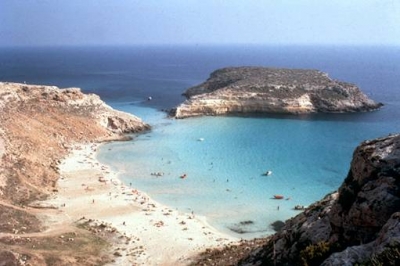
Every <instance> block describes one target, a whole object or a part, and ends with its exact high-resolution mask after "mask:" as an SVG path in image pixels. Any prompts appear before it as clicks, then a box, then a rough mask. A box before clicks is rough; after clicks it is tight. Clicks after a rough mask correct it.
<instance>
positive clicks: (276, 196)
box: [274, 195, 284, 199]
mask: <svg viewBox="0 0 400 266" xmlns="http://www.w3.org/2000/svg"><path fill="white" fill-rule="evenodd" d="M283 198H284V196H282V195H274V199H283Z"/></svg>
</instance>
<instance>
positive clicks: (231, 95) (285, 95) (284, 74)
mask: <svg viewBox="0 0 400 266" xmlns="http://www.w3.org/2000/svg"><path fill="white" fill-rule="evenodd" d="M184 95H185V96H186V97H187V98H188V99H187V100H186V101H185V102H184V103H182V104H181V105H179V106H178V107H177V108H175V109H173V110H171V115H172V116H174V117H176V118H185V117H190V116H201V115H226V114H235V113H236V114H237V113H239V114H243V113H289V114H304V113H316V112H325V113H330V112H336V113H338V112H359V111H371V110H375V109H377V108H379V107H380V106H382V104H380V103H375V102H374V101H373V100H371V99H369V98H368V97H367V96H366V95H365V94H364V93H362V92H361V91H360V89H359V88H358V87H357V86H355V85H353V84H349V83H345V82H341V81H337V80H333V79H330V78H329V77H328V75H327V74H325V73H322V72H320V71H316V70H301V69H275V68H262V67H233V68H223V69H219V70H216V71H214V72H213V73H211V75H210V78H209V79H208V80H207V81H206V82H204V83H202V84H200V85H198V86H195V87H192V88H189V89H188V90H187V91H186V92H185V93H184Z"/></svg>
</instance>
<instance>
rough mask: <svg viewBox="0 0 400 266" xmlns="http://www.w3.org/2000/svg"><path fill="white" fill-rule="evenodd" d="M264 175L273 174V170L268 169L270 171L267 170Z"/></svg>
mask: <svg viewBox="0 0 400 266" xmlns="http://www.w3.org/2000/svg"><path fill="white" fill-rule="evenodd" d="M263 175H265V176H269V175H272V171H270V170H268V171H267V172H265V173H264V174H263Z"/></svg>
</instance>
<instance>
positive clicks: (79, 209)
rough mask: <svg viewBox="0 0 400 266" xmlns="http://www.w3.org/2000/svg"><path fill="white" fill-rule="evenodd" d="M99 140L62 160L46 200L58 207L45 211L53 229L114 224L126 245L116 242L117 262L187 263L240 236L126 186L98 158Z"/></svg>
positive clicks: (76, 149)
mask: <svg viewBox="0 0 400 266" xmlns="http://www.w3.org/2000/svg"><path fill="white" fill-rule="evenodd" d="M98 147H99V144H85V145H79V146H76V147H74V149H73V150H72V151H71V153H70V155H69V156H68V157H67V158H65V159H64V160H63V161H62V163H61V164H60V174H61V177H60V179H59V182H58V192H57V193H55V194H54V196H53V197H52V198H51V199H49V200H48V201H46V203H45V204H49V205H52V206H54V207H56V208H57V211H55V212H54V211H53V213H52V214H50V213H49V214H48V215H47V224H48V225H49V226H50V227H51V226H53V227H56V225H60V224H61V225H62V224H65V225H67V224H72V223H74V222H76V221H81V220H82V219H83V217H84V219H85V220H88V219H92V220H98V221H101V222H104V223H108V224H109V225H110V226H112V227H115V228H116V229H117V230H118V231H119V232H120V233H122V234H123V235H126V237H127V239H129V241H127V242H126V243H124V244H123V246H121V245H115V246H113V247H112V251H111V252H113V253H114V252H118V253H119V254H120V255H121V256H116V260H115V263H114V264H115V265H187V264H189V263H190V262H192V258H193V257H194V256H195V255H196V254H198V253H199V252H201V251H204V250H205V249H206V248H212V247H222V246H224V245H226V244H228V243H232V242H236V241H238V240H239V239H236V238H234V237H231V236H228V235H225V234H222V233H220V232H218V231H217V230H216V229H214V228H213V227H211V226H210V225H209V224H207V222H206V219H205V217H201V216H198V215H195V214H191V213H180V212H178V211H176V210H173V209H171V208H168V207H167V206H164V205H162V204H160V203H158V202H155V201H154V200H152V199H151V198H149V197H148V195H146V194H145V193H144V192H142V191H138V190H137V189H135V187H134V184H132V185H131V187H130V186H127V185H124V184H122V183H121V181H120V180H119V179H118V173H116V172H112V171H111V170H110V169H109V167H108V166H105V165H102V164H100V163H99V162H98V161H97V160H96V152H97V149H98Z"/></svg>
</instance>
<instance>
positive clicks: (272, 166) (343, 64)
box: [0, 45, 400, 238]
mask: <svg viewBox="0 0 400 266" xmlns="http://www.w3.org/2000/svg"><path fill="white" fill-rule="evenodd" d="M399 49H400V48H399V47H382V46H376V47H352V46H347V47H346V46H330V47H329V46H246V45H243V46H207V47H205V46H192V47H190V46H176V47H173V46H162V47H159V46H150V47H145V46H136V47H36V48H23V47H19V48H18V47H16V48H12V47H9V48H0V80H1V81H10V82H11V81H13V82H27V83H31V84H45V85H56V86H59V87H69V86H74V87H80V88H82V90H83V91H84V92H94V93H96V94H99V95H100V96H101V98H102V99H103V100H105V101H106V102H107V103H109V104H110V105H112V106H113V107H115V108H117V109H120V110H124V111H127V112H130V113H133V114H135V115H138V116H140V117H141V118H143V120H145V121H146V122H148V123H150V124H151V125H152V127H153V129H152V130H151V131H150V132H147V133H145V134H141V135H137V136H135V139H134V140H133V141H130V142H121V143H111V144H107V145H104V146H103V147H102V149H101V150H100V152H99V154H98V157H99V159H100V160H101V161H102V162H104V163H106V164H109V165H110V166H112V167H113V168H115V169H116V170H118V171H121V178H122V179H123V180H124V181H125V182H126V183H127V184H129V183H132V186H134V187H137V188H138V189H141V190H143V191H145V192H147V193H148V194H149V195H150V196H151V197H153V198H154V199H156V200H158V201H159V202H161V203H163V204H166V205H169V206H170V207H172V208H176V209H178V210H179V211H182V212H192V211H193V212H194V213H195V214H198V215H204V216H205V217H207V219H208V221H209V222H210V223H211V225H213V226H214V227H216V228H217V229H219V230H221V231H223V232H226V233H229V234H234V235H235V236H238V237H243V238H251V237H257V236H263V235H267V234H271V233H273V232H274V231H273V228H272V227H271V223H273V222H275V221H277V220H281V221H283V220H285V219H287V218H290V217H292V216H294V215H296V214H297V212H296V211H294V210H293V207H294V206H295V205H297V204H299V205H309V204H311V203H312V202H314V201H316V200H319V199H321V198H322V197H323V196H324V195H326V194H327V193H329V192H331V191H333V190H335V189H337V188H338V186H339V185H340V184H341V183H342V181H343V179H344V178H345V177H346V175H347V172H348V170H349V166H350V161H351V157H352V153H353V151H354V148H355V147H356V146H357V145H359V143H360V142H361V141H363V140H365V139H371V138H376V137H380V136H386V135H388V134H389V133H396V132H400V75H399V73H400V52H399ZM243 65H253V66H254V65H256V66H267V67H286V68H309V69H310V68H311V69H319V70H321V71H325V72H327V73H329V75H330V76H331V77H333V78H336V79H341V80H344V81H348V82H352V83H355V84H357V85H359V86H360V88H361V89H362V90H363V91H364V92H366V93H367V94H368V95H370V96H371V97H372V98H373V99H374V100H377V101H380V102H383V103H384V104H385V106H384V108H383V109H382V110H380V111H377V112H372V113H361V114H342V115H313V116H302V117H293V116H268V117H256V118H250V117H247V118H244V117H203V118H192V119H185V120H171V119H167V118H166V117H165V113H163V112H160V111H158V110H160V109H168V108H172V107H174V106H175V105H177V104H178V103H180V102H182V101H183V97H182V96H181V93H182V92H183V91H184V90H185V89H186V88H188V87H190V86H193V85H196V84H198V83H200V82H202V81H203V80H205V79H206V78H207V77H208V76H209V73H211V72H212V71H214V70H215V69H217V68H220V67H226V66H243ZM148 96H152V97H153V100H152V101H145V99H147V97H148ZM200 138H203V139H204V140H203V141H199V139H200ZM267 170H271V171H273V174H272V175H271V176H268V177H266V176H263V175H262V174H263V173H264V172H265V171H267ZM153 172H164V175H163V176H162V177H155V176H153V175H151V173H153ZM184 173H186V174H187V178H185V179H181V178H179V177H180V176H181V175H182V174H184ZM274 194H281V195H283V196H285V197H290V198H291V199H290V200H274V199H272V197H273V195H274ZM278 207H279V210H278ZM243 221H253V223H252V224H247V225H245V226H243V225H242V226H239V224H240V222H243ZM231 229H234V230H236V231H238V229H240V230H242V231H243V234H238V233H235V232H234V231H232V230H231Z"/></svg>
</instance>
